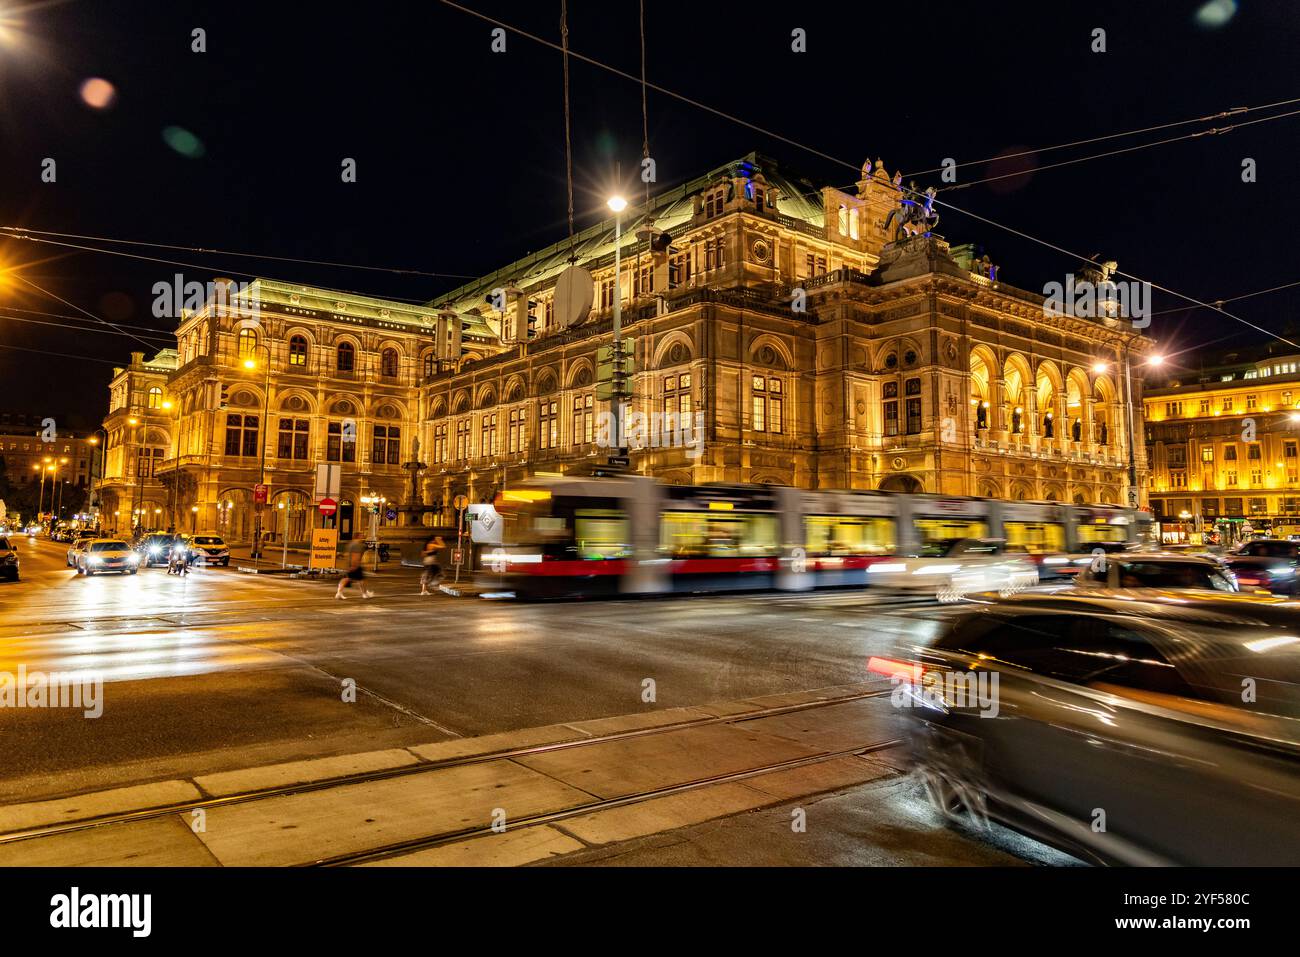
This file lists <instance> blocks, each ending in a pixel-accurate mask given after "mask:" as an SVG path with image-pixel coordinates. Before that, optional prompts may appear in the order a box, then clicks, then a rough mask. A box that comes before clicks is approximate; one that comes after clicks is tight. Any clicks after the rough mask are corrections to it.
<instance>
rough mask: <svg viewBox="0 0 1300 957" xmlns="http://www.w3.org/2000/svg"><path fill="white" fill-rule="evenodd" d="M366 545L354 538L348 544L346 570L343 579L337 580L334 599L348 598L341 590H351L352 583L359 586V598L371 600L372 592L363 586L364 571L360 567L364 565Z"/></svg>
mask: <svg viewBox="0 0 1300 957" xmlns="http://www.w3.org/2000/svg"><path fill="white" fill-rule="evenodd" d="M365 558H366V543H365V542H364V541H363V540H362V539H360V538H354V539H352V541H350V542H349V543H348V570H347V571H346V572H345V573H344V575H343V577H342V578H340V579H339V587H338V590H337V591H336V592H334V597H335V598H339V599H343V598H347V597H348V596H347V595H345V594H343V590H344V589H346V588H351V587H352V583H353V582H356V583H358V584H359V585H361V597H362V598H371V597H373V596H374V592H372V591H371V590H370V589H368V588H367V587H366V586H365V584H364V583H365V580H366V571H365V568H363V567H362V566H363V565H364V564H365Z"/></svg>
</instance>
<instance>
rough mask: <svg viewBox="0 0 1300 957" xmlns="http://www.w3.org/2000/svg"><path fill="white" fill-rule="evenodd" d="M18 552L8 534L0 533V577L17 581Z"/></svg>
mask: <svg viewBox="0 0 1300 957" xmlns="http://www.w3.org/2000/svg"><path fill="white" fill-rule="evenodd" d="M18 564H19V563H18V552H17V551H16V550H15V549H14V546H13V543H12V542H11V541H10V540H9V536H8V535H0V578H7V579H9V580H10V581H11V582H16V581H18Z"/></svg>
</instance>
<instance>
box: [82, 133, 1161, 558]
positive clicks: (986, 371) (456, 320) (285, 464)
mask: <svg viewBox="0 0 1300 957" xmlns="http://www.w3.org/2000/svg"><path fill="white" fill-rule="evenodd" d="M899 198H900V192H899V189H898V186H897V185H896V183H895V181H894V180H893V179H891V177H890V175H889V174H888V173H887V172H886V171H885V169H884V168H883V164H880V163H879V162H877V163H876V164H867V165H866V166H865V167H864V168H863V171H862V175H861V178H860V180H859V182H858V183H857V184H856V188H855V189H853V190H851V191H842V190H839V189H835V188H831V187H823V188H819V187H817V186H816V185H814V184H813V183H812V182H810V181H808V180H806V179H801V178H798V177H796V176H792V175H789V174H787V173H786V172H784V171H783V170H782V169H780V167H779V166H778V165H777V164H776V163H775V162H774V161H772V160H770V159H767V158H765V157H761V156H758V155H755V154H750V155H749V156H747V157H745V158H744V159H742V160H738V161H736V162H733V163H729V164H727V165H725V166H723V167H720V168H718V169H716V170H713V171H712V172H710V173H708V174H707V175H705V176H702V177H699V178H698V179H696V180H693V181H691V182H688V183H686V184H683V185H681V186H678V187H675V188H672V189H667V190H663V191H660V193H659V195H658V196H656V197H655V198H653V199H652V200H651V203H650V207H649V210H648V211H647V210H646V209H644V208H643V209H640V210H638V211H635V212H633V211H632V210H630V209H629V211H628V212H627V213H626V214H624V215H623V216H622V218H621V220H619V221H616V220H614V219H609V220H607V221H605V222H602V223H599V224H597V225H595V226H593V227H591V228H589V229H587V230H585V231H583V232H581V233H579V234H578V235H576V236H575V237H573V239H572V241H569V240H565V241H562V242H559V243H556V244H554V245H553V246H551V247H549V248H547V249H544V250H542V251H541V252H538V253H535V254H532V255H530V256H528V257H527V258H525V259H522V260H519V261H518V262H515V263H512V264H510V265H508V266H506V267H503V268H502V269H499V270H497V271H496V272H494V273H492V274H491V275H488V276H485V277H483V278H482V279H481V280H477V281H475V282H472V283H468V284H466V285H464V286H462V287H461V288H459V289H456V290H453V291H452V292H450V293H448V294H446V295H444V296H441V297H439V298H438V299H436V300H434V301H432V302H430V303H427V304H424V305H419V306H412V305H410V304H403V303H397V302H391V301H386V300H379V299H372V298H367V297H361V296H355V295H351V294H345V293H336V292H332V291H329V290H325V289H316V288H310V287H301V286H291V285H287V284H284V283H277V282H272V281H269V280H256V281H254V282H253V283H251V284H250V285H249V286H247V287H246V288H240V289H238V290H236V289H234V288H233V287H223V288H224V289H225V292H224V293H223V294H221V295H216V296H213V297H210V301H209V302H208V303H207V304H206V305H205V306H204V307H203V308H202V309H196V310H194V311H188V312H186V313H185V314H184V315H182V316H181V317H180V319H179V324H178V328H177V349H176V350H175V351H171V350H168V351H167V352H166V353H163V354H160V355H159V356H158V357H156V358H155V359H154V360H151V361H149V362H145V361H144V358H143V356H140V355H137V356H135V357H134V359H133V362H132V365H131V367H130V368H129V369H124V370H120V371H119V373H118V375H117V376H115V378H114V380H113V385H112V387H111V388H112V390H113V399H112V408H111V411H110V414H109V418H108V419H106V421H105V427H106V429H108V431H109V434H110V442H109V447H110V450H111V451H110V455H109V458H108V463H109V464H108V471H109V480H108V481H106V483H105V486H106V489H107V490H108V491H109V492H110V493H111V494H112V495H113V496H114V499H113V503H112V504H111V505H109V506H106V511H109V512H113V513H120V514H121V515H122V516H131V515H135V516H137V517H138V516H139V515H141V514H143V515H145V516H149V515H153V516H156V517H157V518H158V520H156V521H150V522H147V523H146V524H153V525H158V526H161V527H169V526H174V527H177V528H180V529H185V528H186V527H188V526H189V525H190V524H195V525H196V527H198V528H200V529H210V530H217V531H219V532H221V533H223V534H225V535H226V536H227V537H229V538H230V539H231V540H236V541H238V540H247V538H248V537H249V534H250V532H251V528H252V522H253V514H254V508H253V504H254V503H253V501H252V497H253V488H254V486H256V485H258V484H259V482H263V483H264V484H266V485H267V486H269V495H268V503H267V504H268V508H269V510H270V512H271V514H272V515H274V516H275V517H274V518H267V519H266V521H265V522H264V525H265V527H266V528H267V529H268V530H271V531H276V532H278V531H279V529H280V528H281V527H283V526H282V525H281V522H282V521H283V520H284V519H285V518H286V515H287V519H288V528H287V531H288V537H289V539H290V541H294V542H297V541H302V540H304V539H305V537H306V530H307V528H309V527H310V525H311V524H312V523H313V522H318V521H319V519H316V518H315V517H314V513H313V512H312V506H313V505H314V503H315V502H316V501H317V500H318V499H319V493H318V489H317V487H316V475H317V466H318V465H319V464H322V463H332V464H337V465H339V466H340V469H341V473H342V487H341V489H340V494H339V500H340V506H341V507H340V512H339V519H338V522H339V527H340V532H341V534H342V536H343V537H348V536H350V535H351V534H353V533H354V532H357V531H360V530H361V527H362V526H361V525H360V523H361V522H362V521H363V519H362V518H361V516H360V509H359V508H358V507H357V506H358V505H359V503H360V500H361V498H362V497H363V496H374V495H380V496H383V497H385V498H386V499H387V500H388V501H389V503H392V504H396V505H414V506H423V507H424V508H426V509H427V512H426V513H425V514H423V515H422V516H421V520H422V521H424V522H425V523H426V524H442V523H450V522H452V521H453V520H454V517H455V515H454V510H453V507H452V503H453V502H454V501H455V499H456V497H457V496H459V495H462V494H463V495H465V496H466V497H467V498H468V499H469V500H470V501H475V502H477V501H490V500H491V499H492V498H493V496H494V495H495V494H496V493H497V492H499V491H500V490H501V489H502V488H503V487H505V486H508V485H509V484H510V483H512V482H516V481H518V480H520V479H521V478H524V477H526V476H529V475H533V474H536V473H538V472H561V473H564V472H567V473H587V472H590V471H591V470H593V469H594V468H597V467H606V466H608V462H609V459H610V458H611V456H613V455H614V454H615V453H616V446H617V442H616V441H614V437H612V436H609V435H607V434H606V429H605V426H606V425H607V424H608V422H609V421H610V419H609V413H610V412H611V411H612V399H611V394H610V388H609V384H608V378H609V377H608V375H607V374H606V373H607V370H608V368H609V366H610V362H609V356H608V351H609V348H610V346H611V344H612V341H613V330H612V320H613V306H614V303H615V297H618V302H619V304H620V307H621V309H620V311H621V321H622V332H623V340H622V341H623V344H624V352H625V353H626V354H627V355H628V356H629V357H630V362H631V365H630V375H629V379H628V383H629V389H628V391H629V393H630V401H629V403H628V407H627V412H628V413H633V412H634V413H639V414H640V416H642V417H643V418H642V419H641V421H642V422H644V423H645V424H647V425H648V426H649V429H648V432H649V434H644V433H642V434H637V433H636V432H635V431H634V432H633V433H632V434H631V435H630V436H629V438H630V439H631V441H630V442H629V446H630V448H629V451H628V459H629V462H628V464H627V465H626V466H623V465H622V464H621V463H617V466H616V467H620V468H626V469H627V470H630V471H632V472H636V473H639V474H644V475H649V476H654V477H656V478H658V479H659V480H661V481H664V482H668V483H675V484H693V483H704V482H743V483H778V484H789V485H794V486H801V487H808V488H854V489H894V490H903V491H927V492H938V493H942V494H946V495H974V496H990V497H997V498H1006V499H1015V500H1041V501H1055V502H1063V503H1064V502H1078V503H1104V504H1123V503H1124V500H1125V488H1126V485H1127V470H1128V467H1129V464H1130V457H1129V455H1130V452H1129V450H1130V446H1129V443H1128V434H1129V433H1128V415H1127V411H1126V410H1127V406H1126V404H1125V393H1124V391H1123V375H1122V371H1123V368H1124V366H1123V363H1124V361H1125V360H1126V359H1127V358H1128V357H1129V355H1130V353H1131V354H1132V356H1133V357H1134V358H1135V359H1136V358H1138V357H1140V356H1141V355H1142V354H1143V353H1144V352H1145V351H1147V349H1148V348H1149V342H1148V340H1146V339H1145V338H1143V337H1142V336H1141V335H1140V334H1139V333H1138V332H1137V331H1136V330H1134V329H1132V327H1131V326H1130V325H1129V323H1128V322H1127V320H1111V321H1101V320H1087V319H1078V318H1073V317H1064V316H1049V315H1047V314H1046V313H1045V310H1044V299H1043V296H1042V295H1039V294H1037V293H1033V292H1028V291H1025V290H1022V289H1018V288H1015V287H1013V286H1010V285H1007V284H1006V283H1005V282H1003V281H1001V280H1000V279H999V278H998V277H997V271H996V268H995V267H993V266H992V265H991V264H990V263H989V261H988V259H987V257H984V258H983V259H982V260H977V259H976V258H975V254H974V251H973V249H972V248H971V247H955V248H950V247H949V246H948V244H947V243H946V242H944V241H943V240H942V239H940V238H938V237H937V236H924V235H921V236H913V237H911V238H907V239H903V240H902V241H894V239H895V236H894V235H893V233H892V231H889V232H887V229H886V221H887V220H888V219H889V218H890V215H891V213H892V212H894V211H895V210H896V209H897V208H898V205H899ZM620 231H621V243H620V244H619V253H620V257H619V258H620V266H619V269H618V272H617V275H616V274H615V267H614V261H615V255H614V252H615V235H616V232H620ZM570 265H577V266H579V267H581V268H582V269H584V270H586V271H587V273H589V275H590V281H589V283H587V292H588V293H589V295H590V298H589V299H586V300H585V301H584V298H585V296H584V294H582V292H581V290H579V293H578V294H577V295H576V296H575V295H574V294H572V293H570V294H568V295H567V296H566V295H565V294H562V293H561V292H560V290H559V288H558V286H557V283H558V281H559V279H560V277H561V274H562V273H564V272H565V270H566V269H567V268H568V267H569V266H570ZM570 275H571V274H570ZM218 291H219V292H220V291H221V290H218ZM575 299H576V300H577V303H576V305H575V303H574V300H575ZM566 313H567V314H566ZM1133 389H1134V395H1135V396H1136V397H1138V404H1137V405H1136V406H1134V408H1133V420H1134V428H1135V431H1134V433H1133V434H1135V435H1138V436H1140V435H1141V434H1142V432H1141V429H1142V423H1141V404H1140V395H1141V377H1140V375H1139V374H1138V372H1137V366H1136V364H1135V367H1134V374H1133ZM153 390H158V391H157V392H155V391H153ZM151 396H152V398H151ZM669 415H671V416H672V417H673V418H672V419H669V418H667V417H668V416H669ZM132 419H135V420H136V424H135V425H131V420H132ZM624 421H625V424H628V425H631V424H633V422H632V420H630V416H628V415H626V414H625V415H624ZM674 422H675V424H676V425H677V426H678V428H677V429H676V430H673V429H671V428H670V429H666V430H665V429H664V424H665V423H674ZM683 423H684V424H686V425H688V426H689V428H686V429H684V428H681V426H682V424H683ZM145 450H148V456H149V459H148V466H147V467H143V466H140V465H138V464H136V463H139V462H141V461H142V456H144V455H145ZM155 450H156V451H155ZM155 459H157V461H155ZM1132 465H1133V468H1134V469H1135V471H1136V473H1137V474H1138V476H1139V483H1138V488H1139V489H1141V490H1143V493H1144V490H1145V487H1146V481H1145V479H1146V461H1145V453H1144V450H1143V449H1142V448H1141V446H1140V444H1139V447H1138V448H1136V449H1134V450H1133V458H1132ZM133 466H134V470H133ZM137 477H139V481H136V478H137ZM146 499H147V501H145V500H146ZM1140 499H1141V502H1142V503H1143V504H1144V503H1145V495H1144V494H1142V495H1141V496H1140ZM137 502H138V503H139V504H136V503H137ZM281 502H284V503H285V504H286V505H287V506H288V507H287V508H286V510H284V512H280V511H279V510H278V509H277V508H276V506H277V505H278V504H280V503H281ZM140 508H144V512H140V511H139V509H140ZM272 524H274V526H275V527H274V528H272Z"/></svg>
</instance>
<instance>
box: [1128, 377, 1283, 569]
mask: <svg viewBox="0 0 1300 957" xmlns="http://www.w3.org/2000/svg"><path fill="white" fill-rule="evenodd" d="M1228 358H1229V360H1230V361H1229V362H1228V363H1226V364H1223V365H1218V366H1215V367H1212V368H1203V369H1198V370H1195V371H1189V370H1185V369H1184V370H1172V369H1171V370H1170V371H1169V372H1168V374H1167V375H1166V376H1164V377H1163V378H1162V379H1161V380H1160V381H1158V382H1155V383H1153V384H1152V387H1151V388H1149V389H1148V391H1147V394H1146V399H1145V403H1146V410H1145V415H1146V422H1147V426H1146V441H1147V448H1148V455H1149V458H1150V461H1151V476H1150V489H1149V494H1150V498H1151V506H1152V509H1153V511H1154V512H1155V514H1156V517H1157V518H1158V519H1159V520H1160V522H1161V528H1162V532H1163V534H1164V536H1165V540H1166V541H1193V542H1201V541H1205V542H1221V543H1223V544H1230V543H1233V542H1237V541H1240V540H1242V539H1243V538H1249V537H1251V536H1259V535H1269V536H1273V535H1276V536H1283V537H1285V536H1287V535H1300V457H1298V456H1300V355H1272V354H1267V353H1261V354H1258V355H1256V356H1253V357H1246V356H1241V357H1238V356H1229V357H1228Z"/></svg>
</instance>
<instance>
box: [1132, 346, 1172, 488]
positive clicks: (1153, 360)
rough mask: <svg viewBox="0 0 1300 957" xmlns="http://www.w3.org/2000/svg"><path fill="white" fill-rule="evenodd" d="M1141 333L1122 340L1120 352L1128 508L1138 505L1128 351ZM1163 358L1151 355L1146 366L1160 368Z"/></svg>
mask: <svg viewBox="0 0 1300 957" xmlns="http://www.w3.org/2000/svg"><path fill="white" fill-rule="evenodd" d="M1141 335H1142V333H1140V332H1135V333H1133V335H1131V336H1129V337H1128V338H1127V339H1125V340H1124V348H1123V350H1122V352H1121V354H1122V356H1123V362H1124V393H1125V401H1126V404H1127V405H1128V416H1127V426H1128V427H1127V430H1126V431H1127V432H1128V490H1129V491H1128V499H1129V501H1128V504H1129V507H1130V508H1137V504H1138V485H1137V448H1136V447H1135V446H1134V444H1133V375H1132V368H1131V363H1130V362H1129V349H1130V348H1131V347H1132V345H1133V343H1134V342H1135V341H1136V340H1137V339H1138V338H1140V337H1141ZM1164 361H1165V357H1164V356H1162V355H1158V354H1157V355H1153V356H1149V357H1148V358H1147V365H1149V366H1160V365H1162V364H1163V363H1164Z"/></svg>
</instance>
